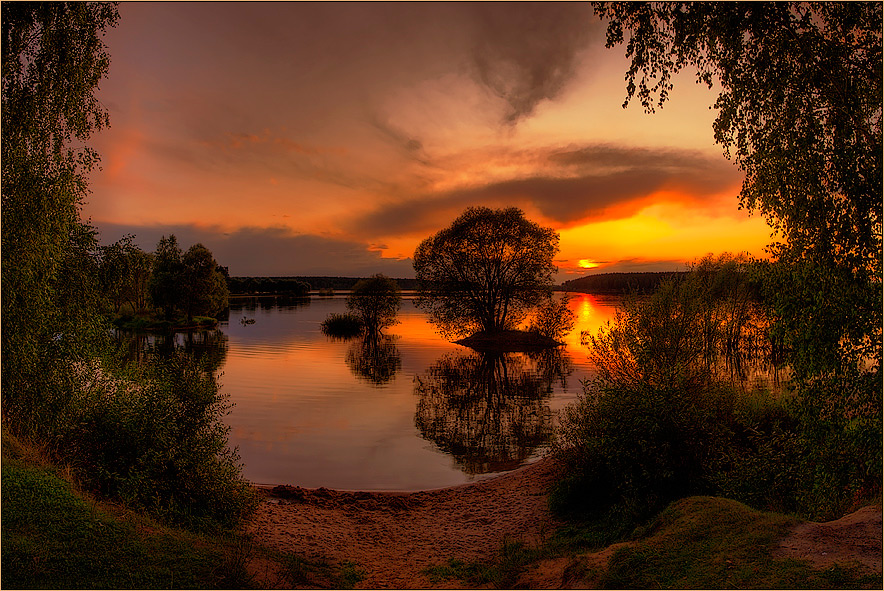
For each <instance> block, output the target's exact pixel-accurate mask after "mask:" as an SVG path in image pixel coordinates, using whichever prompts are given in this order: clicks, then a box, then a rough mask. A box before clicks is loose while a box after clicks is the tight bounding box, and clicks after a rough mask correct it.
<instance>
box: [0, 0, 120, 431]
mask: <svg viewBox="0 0 884 591" xmlns="http://www.w3.org/2000/svg"><path fill="white" fill-rule="evenodd" d="M117 18H118V15H117V9H116V6H115V5H114V4H97V3H96V4H86V3H60V2H59V3H56V2H52V3H49V2H45V3H43V2H41V3H36V2H35V3H30V2H4V3H3V4H2V30H3V39H2V44H0V46H2V77H3V83H2V103H3V107H2V125H0V133H2V175H3V176H2V178H3V191H2V208H0V209H2V220H3V223H2V227H3V231H2V249H0V252H2V265H0V266H2V272H0V276H2V293H3V295H2V314H3V329H2V339H3V356H2V392H3V401H4V418H6V419H11V415H12V414H15V412H14V410H13V409H12V408H11V407H10V406H9V404H7V403H9V402H12V401H15V402H16V403H22V402H25V401H28V403H29V404H31V405H32V408H31V409H30V411H24V409H23V408H19V409H18V410H19V411H22V412H23V414H24V415H29V414H30V418H31V419H33V418H34V417H33V414H31V413H32V412H37V410H38V406H39V405H41V404H43V403H46V404H47V405H48V404H51V403H50V401H49V399H50V398H52V399H55V398H58V397H59V396H60V391H59V389H58V388H57V387H55V386H54V385H53V384H56V385H57V384H58V383H62V382H66V381H67V378H66V377H64V374H65V372H69V371H70V364H68V363H59V361H60V360H62V359H65V358H74V357H80V356H81V355H82V353H83V352H82V350H81V349H82V346H83V344H84V343H85V342H87V341H88V340H89V339H86V337H87V336H88V335H90V334H96V333H95V331H94V330H93V329H94V328H95V326H94V323H93V322H92V319H93V317H92V316H90V315H89V313H88V308H91V307H92V306H93V305H94V299H92V298H91V297H90V296H91V293H87V294H81V295H76V294H75V292H72V291H71V290H73V289H76V288H77V285H75V284H72V283H69V282H67V281H65V277H68V278H70V277H72V276H73V275H71V272H72V271H73V269H74V268H77V267H79V268H80V269H83V266H82V265H81V263H85V262H87V261H86V259H84V258H82V257H81V255H84V254H87V253H90V252H91V246H90V245H89V244H88V242H89V232H88V231H85V230H86V228H87V227H86V226H84V225H81V223H80V220H79V214H78V208H79V206H80V204H81V203H82V200H83V198H84V196H85V195H86V192H87V184H86V175H87V174H88V172H89V171H90V170H91V169H92V168H93V167H94V166H95V164H96V163H97V162H98V155H97V154H96V153H95V151H94V150H92V149H91V148H89V147H88V145H87V142H88V140H89V138H90V136H91V134H92V132H94V131H96V130H99V129H101V128H103V127H104V126H106V125H107V124H108V117H107V112H106V110H105V108H104V106H103V105H102V104H101V103H100V102H99V101H98V99H97V98H96V97H95V96H94V90H95V89H96V88H97V86H98V83H99V81H100V80H101V79H102V78H103V77H104V76H105V75H106V73H107V70H108V64H109V58H108V55H107V53H106V51H105V46H104V44H103V42H102V40H101V36H102V34H103V31H104V29H105V28H106V27H109V26H113V25H114V24H115V23H116V21H117ZM81 247H82V248H81ZM71 265H73V266H71ZM77 276H80V277H82V275H77ZM62 305H64V306H67V309H63V308H62ZM84 318H89V321H88V322H85V323H84V324H78V322H79V321H80V320H83V319H84ZM41 401H42V402H41ZM21 419H22V420H21V421H20V425H21V426H23V427H24V426H25V424H24V422H25V421H26V420H27V419H26V417H25V416H22V417H21ZM28 424H30V425H34V424H35V423H28Z"/></svg>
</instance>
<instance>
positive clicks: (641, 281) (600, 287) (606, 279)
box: [561, 271, 687, 294]
mask: <svg viewBox="0 0 884 591" xmlns="http://www.w3.org/2000/svg"><path fill="white" fill-rule="evenodd" d="M686 274H687V271H659V272H650V271H649V272H644V273H600V274H598V275H590V276H588V277H581V278H580V279H572V280H570V281H565V282H564V283H563V284H562V286H561V287H562V290H563V291H581V292H584V293H598V294H625V293H632V292H637V293H652V292H653V291H654V290H656V289H657V286H658V285H660V282H661V281H663V280H664V279H667V278H669V277H674V276H680V275H686Z"/></svg>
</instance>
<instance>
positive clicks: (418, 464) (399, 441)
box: [179, 294, 619, 490]
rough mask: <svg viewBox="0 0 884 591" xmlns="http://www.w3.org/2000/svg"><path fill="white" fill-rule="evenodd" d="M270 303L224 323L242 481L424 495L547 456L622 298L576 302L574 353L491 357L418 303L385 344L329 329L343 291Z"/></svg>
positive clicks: (405, 311)
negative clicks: (447, 335) (590, 346)
mask: <svg viewBox="0 0 884 591" xmlns="http://www.w3.org/2000/svg"><path fill="white" fill-rule="evenodd" d="M271 302H272V300H263V301H260V302H259V301H257V300H251V301H250V302H249V303H246V304H244V303H243V302H242V301H240V302H236V301H233V302H232V303H231V309H230V317H229V320H228V321H225V322H223V323H222V325H221V327H220V328H221V332H222V333H223V335H224V336H223V337H221V338H222V339H224V338H225V337H226V339H225V340H226V355H225V356H223V358H222V359H220V360H219V365H218V367H219V370H220V373H221V378H220V380H221V387H222V390H223V391H224V392H226V393H228V394H229V395H230V400H231V402H233V403H234V404H235V407H234V408H233V409H232V411H231V413H230V414H229V415H228V417H227V421H228V423H229V425H230V427H231V429H230V444H231V445H234V446H237V447H238V448H239V453H240V455H241V457H242V460H243V463H244V476H245V477H246V478H247V479H249V480H250V481H252V482H255V483H260V484H291V485H296V486H302V487H308V488H316V487H321V486H324V487H328V488H335V489H344V490H419V489H428V488H439V487H445V486H451V485H456V484H462V483H465V482H470V481H474V480H476V479H479V478H485V477H489V476H492V475H494V474H499V473H501V472H505V471H509V470H512V469H514V468H517V467H519V466H521V465H524V464H525V463H528V462H531V461H532V460H535V459H537V458H538V457H540V455H541V454H542V453H543V451H544V449H545V447H546V445H547V442H548V438H549V435H550V433H551V431H552V427H553V425H554V421H555V415H556V413H557V411H558V410H559V409H561V408H562V407H563V406H565V405H566V404H568V403H569V402H571V401H573V400H575V398H576V396H577V394H578V392H580V391H581V380H584V379H586V378H589V377H591V375H592V367H591V365H590V364H589V362H588V361H587V358H586V354H585V349H584V348H583V347H582V346H581V344H580V332H581V331H583V330H591V331H593V332H595V331H596V330H597V329H598V327H599V326H601V325H602V324H603V323H604V322H605V321H606V320H608V319H609V318H611V317H612V315H613V312H614V309H615V307H616V305H617V303H618V302H619V299H618V298H616V297H605V296H596V295H587V294H574V295H573V296H572V299H571V302H570V305H571V308H572V309H573V310H574V311H575V312H576V313H577V317H578V323H577V326H576V327H575V329H574V331H572V332H571V333H570V334H569V335H568V337H567V339H566V340H567V344H566V346H565V347H562V348H560V350H559V351H558V352H546V353H544V354H534V355H528V354H522V353H509V354H504V355H481V354H479V353H476V352H474V351H472V350H470V349H467V348H465V347H462V346H460V345H455V344H453V343H450V342H448V341H446V340H445V339H443V338H441V337H440V336H439V335H438V334H437V333H436V331H435V328H434V327H433V325H431V324H430V323H429V322H428V321H427V318H426V316H425V315H424V314H423V313H422V312H421V311H420V310H418V309H416V308H415V306H414V302H413V298H412V297H411V296H409V295H405V296H404V297H403V301H402V307H401V309H400V312H399V315H398V320H399V322H398V323H397V324H396V325H394V326H392V327H390V328H389V329H387V330H386V331H385V334H386V338H384V339H381V340H379V341H377V342H364V341H363V339H362V338H357V339H355V340H350V341H341V340H335V339H331V338H329V337H327V336H325V335H324V334H322V332H320V323H321V322H322V321H323V320H324V319H325V318H326V317H327V316H328V315H329V314H331V313H333V312H337V313H343V312H345V311H346V304H345V302H346V295H343V294H341V295H335V296H332V297H318V296H313V297H311V298H310V300H309V302H305V303H302V304H298V305H274V304H273V303H271ZM243 319H249V320H252V319H253V320H254V323H248V324H246V323H243ZM179 338H183V337H182V336H180V335H179Z"/></svg>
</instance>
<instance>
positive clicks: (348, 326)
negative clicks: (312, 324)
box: [320, 314, 364, 339]
mask: <svg viewBox="0 0 884 591" xmlns="http://www.w3.org/2000/svg"><path fill="white" fill-rule="evenodd" d="M363 328H364V325H363V323H362V318H360V317H359V316H356V315H354V314H329V315H328V318H326V319H325V320H323V321H322V324H321V325H320V330H322V333H323V334H324V335H327V336H330V337H338V338H343V339H347V338H352V337H355V336H358V335H360V334H361V333H362V330H363Z"/></svg>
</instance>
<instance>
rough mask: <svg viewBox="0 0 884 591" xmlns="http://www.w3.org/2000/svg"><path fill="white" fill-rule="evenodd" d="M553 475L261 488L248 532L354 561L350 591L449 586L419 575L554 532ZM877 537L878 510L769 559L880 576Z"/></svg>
mask: <svg viewBox="0 0 884 591" xmlns="http://www.w3.org/2000/svg"><path fill="white" fill-rule="evenodd" d="M553 478H554V466H553V464H552V463H551V462H550V461H549V460H541V461H540V462H537V463H535V464H532V465H530V466H526V467H524V468H521V469H519V470H516V471H514V472H511V473H509V474H505V475H503V476H500V477H497V478H493V479H489V480H483V481H480V482H477V483H474V484H468V485H463V486H457V487H452V488H446V489H440V490H432V491H421V492H415V493H368V492H342V491H333V490H328V489H322V488H320V489H316V490H307V489H301V488H293V487H276V489H274V490H273V491H269V490H268V491H265V492H266V493H267V498H266V499H265V501H264V502H262V503H261V506H260V508H259V509H258V512H257V515H256V517H255V519H254V521H253V522H252V523H251V525H250V531H251V533H252V534H253V535H254V537H255V539H256V541H257V542H258V543H259V544H261V545H263V546H266V547H268V548H272V549H276V550H281V551H286V552H292V553H294V554H296V555H298V556H301V557H303V558H307V559H311V560H327V561H331V562H340V561H345V560H346V561H352V562H355V563H356V564H358V565H359V567H360V568H361V569H362V570H364V571H365V578H364V579H363V580H362V581H361V582H360V583H359V584H358V585H357V588H366V589H385V588H394V589H416V588H423V589H426V588H432V587H441V588H452V586H456V585H458V584H459V582H458V581H454V580H448V581H443V582H441V583H437V584H435V585H434V584H433V583H431V582H430V580H429V579H428V578H427V577H426V575H424V574H422V572H421V571H422V570H423V569H424V568H426V567H427V566H431V565H437V564H438V565H441V564H445V563H446V562H447V561H448V559H449V558H458V559H464V560H473V559H478V560H490V559H492V558H494V557H495V556H496V555H497V553H498V551H499V550H500V547H501V544H502V543H503V542H504V541H505V540H506V539H512V540H522V541H525V542H531V543H536V542H539V541H540V540H541V539H542V538H543V537H545V536H546V535H548V534H551V533H552V531H553V530H554V529H555V527H557V526H558V525H560V522H558V521H556V520H555V519H554V518H553V516H552V515H550V513H549V512H548V510H547V496H546V491H547V489H548V487H549V485H550V484H551V483H552V481H553ZM881 539H882V519H881V507H880V506H878V507H865V508H863V509H861V510H860V511H857V512H856V513H853V514H851V515H848V516H846V517H843V518H842V519H839V520H837V521H832V522H828V523H804V524H801V525H799V526H797V527H796V528H795V529H794V530H793V532H792V534H791V535H790V536H789V537H787V538H786V539H784V540H782V541H781V542H780V544H779V546H778V548H776V549H775V551H774V552H775V555H776V556H789V557H793V558H798V559H803V560H809V561H811V562H812V563H813V564H815V565H817V566H818V567H820V568H825V567H827V566H830V565H832V564H833V563H834V562H842V563H847V562H851V561H854V560H856V561H857V562H859V563H861V564H863V565H865V566H867V567H868V568H870V569H871V570H872V571H874V572H877V573H881V570H882V569H881V566H882V558H881ZM612 553H613V549H612V548H607V549H604V550H601V551H600V552H597V553H594V554H590V555H587V556H586V558H587V559H589V561H590V562H592V563H594V564H597V566H599V567H602V568H603V567H604V564H605V563H606V562H607V559H608V558H609V557H610V556H611V554H612ZM569 562H570V559H569V558H562V559H552V560H548V561H542V563H538V564H537V565H535V566H534V567H533V568H532V569H529V570H530V571H531V572H530V573H527V575H528V577H527V578H526V580H524V581H520V584H524V585H526V586H528V587H529V588H558V587H560V586H562V585H565V586H568V585H569V578H568V573H567V572H566V571H567V568H568V564H569ZM265 568H268V566H267V565H265ZM268 580H270V578H269V577H268ZM571 583H572V584H580V585H585V584H586V582H585V581H584V582H582V583H581V582H580V581H572V582H571Z"/></svg>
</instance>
